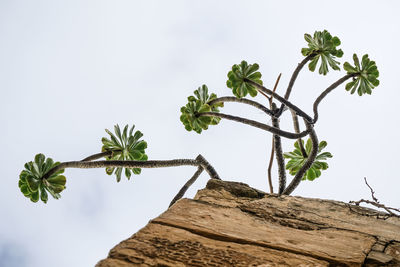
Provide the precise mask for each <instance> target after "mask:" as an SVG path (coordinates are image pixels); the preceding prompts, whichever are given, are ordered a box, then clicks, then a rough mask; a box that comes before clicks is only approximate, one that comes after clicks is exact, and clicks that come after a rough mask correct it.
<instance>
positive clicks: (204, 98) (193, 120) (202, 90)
mask: <svg viewBox="0 0 400 267" xmlns="http://www.w3.org/2000/svg"><path fill="white" fill-rule="evenodd" d="M216 98H217V95H216V94H214V93H212V94H211V95H209V94H208V88H207V86H206V85H205V84H203V85H202V86H201V87H199V88H198V89H197V90H195V91H194V96H189V97H188V103H187V104H186V106H184V107H182V108H181V113H182V114H181V116H180V120H181V122H182V123H183V125H184V126H185V129H186V130H188V131H192V130H193V131H195V132H197V133H201V132H202V130H207V129H208V126H209V125H216V124H218V123H219V121H220V120H221V119H220V118H217V117H206V116H198V114H199V113H202V112H211V111H212V112H219V107H223V106H224V104H223V103H215V104H213V105H209V102H210V101H211V100H214V99H216Z"/></svg>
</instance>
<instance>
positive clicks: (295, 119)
mask: <svg viewBox="0 0 400 267" xmlns="http://www.w3.org/2000/svg"><path fill="white" fill-rule="evenodd" d="M290 112H291V113H292V119H293V128H294V131H295V133H299V132H300V126H299V119H298V117H297V115H296V112H294V111H293V110H290ZM297 143H298V144H299V146H300V151H301V154H302V155H303V158H307V152H306V150H305V149H304V145H303V141H302V140H301V138H299V139H297Z"/></svg>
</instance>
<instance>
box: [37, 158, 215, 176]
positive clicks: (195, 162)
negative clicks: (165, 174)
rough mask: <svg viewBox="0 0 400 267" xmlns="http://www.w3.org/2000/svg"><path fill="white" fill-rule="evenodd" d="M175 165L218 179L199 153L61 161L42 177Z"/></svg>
mask: <svg viewBox="0 0 400 267" xmlns="http://www.w3.org/2000/svg"><path fill="white" fill-rule="evenodd" d="M177 166H201V167H202V168H204V169H205V170H206V171H207V172H208V174H209V175H210V177H211V178H214V179H220V178H219V176H218V174H217V172H216V171H215V169H214V168H213V167H212V166H211V165H210V164H209V163H208V162H207V161H206V160H205V159H204V157H203V156H201V155H199V156H197V158H196V159H173V160H148V161H135V160H99V161H68V162H63V163H61V164H59V165H57V166H55V167H54V168H52V169H50V170H49V171H48V172H47V173H46V174H45V175H44V176H43V177H42V179H47V178H49V177H50V176H51V175H52V174H54V173H56V172H57V171H59V170H62V169H66V168H80V169H88V168H107V167H123V168H164V167H177Z"/></svg>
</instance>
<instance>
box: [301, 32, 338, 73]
mask: <svg viewBox="0 0 400 267" xmlns="http://www.w3.org/2000/svg"><path fill="white" fill-rule="evenodd" d="M304 39H305V40H306V42H307V44H308V47H307V48H302V49H301V53H302V54H303V56H312V59H311V61H310V63H309V64H308V68H309V70H310V71H314V70H315V69H316V66H317V63H318V61H319V59H321V65H320V67H319V71H318V72H319V73H320V74H323V75H326V74H327V73H328V71H329V68H328V66H330V67H331V68H332V69H333V70H340V68H339V64H340V63H339V62H338V61H336V60H335V59H336V58H340V57H342V56H343V51H342V50H341V49H337V47H338V46H339V45H340V40H339V38H338V37H336V36H334V37H332V36H331V34H330V33H329V32H328V31H327V30H324V31H315V32H314V36H313V37H311V35H310V34H307V33H306V34H304Z"/></svg>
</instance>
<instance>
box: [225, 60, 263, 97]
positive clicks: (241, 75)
mask: <svg viewBox="0 0 400 267" xmlns="http://www.w3.org/2000/svg"><path fill="white" fill-rule="evenodd" d="M259 68H260V66H259V65H258V64H257V63H254V64H247V62H246V61H244V60H243V61H242V62H241V63H240V64H235V65H233V66H232V70H231V71H229V72H228V80H227V81H226V85H227V86H228V87H229V88H231V89H232V93H233V94H234V95H235V96H236V97H237V98H242V97H245V96H246V95H247V94H250V95H251V96H252V97H255V96H256V95H257V89H256V88H254V86H253V85H251V84H249V83H247V82H245V80H244V79H249V80H251V81H253V82H255V83H258V84H260V85H262V84H263V82H262V81H261V73H260V72H259V71H258V69H259Z"/></svg>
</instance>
